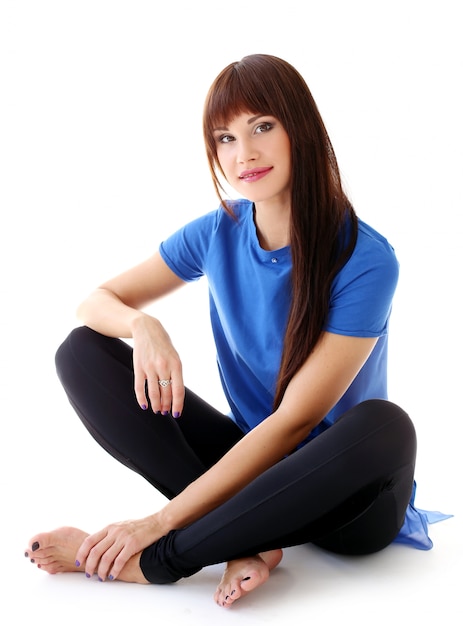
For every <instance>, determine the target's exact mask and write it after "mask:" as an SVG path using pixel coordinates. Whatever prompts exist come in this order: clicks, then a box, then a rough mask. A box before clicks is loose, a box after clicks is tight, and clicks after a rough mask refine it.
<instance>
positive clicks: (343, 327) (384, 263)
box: [160, 200, 398, 437]
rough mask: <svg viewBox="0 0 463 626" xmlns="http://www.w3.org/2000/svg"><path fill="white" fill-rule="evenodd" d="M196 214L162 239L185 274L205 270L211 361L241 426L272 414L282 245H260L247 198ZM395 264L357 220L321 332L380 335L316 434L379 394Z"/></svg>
mask: <svg viewBox="0 0 463 626" xmlns="http://www.w3.org/2000/svg"><path fill="white" fill-rule="evenodd" d="M234 210H235V213H236V216H237V219H236V221H235V220H233V219H232V218H231V217H230V216H229V215H228V214H227V213H226V212H225V211H224V210H223V209H222V208H219V209H218V210H216V211H212V212H210V213H207V214H206V215H203V216H202V217H200V218H198V219H196V220H194V221H192V222H190V223H189V224H187V225H186V226H184V227H183V228H181V229H180V230H179V231H177V232H176V233H174V234H173V235H172V236H171V237H169V238H168V239H167V240H166V241H164V242H163V243H162V244H161V246H160V253H161V255H162V257H163V259H164V260H165V262H166V263H167V265H168V266H169V267H170V268H171V269H172V270H173V271H174V272H175V273H176V274H177V275H178V276H179V277H180V278H182V279H183V280H185V281H192V280H197V279H198V278H200V277H201V276H203V275H206V276H207V280H208V284H209V293H210V313H211V323H212V329H213V333H214V339H215V343H216V347H217V363H218V368H219V373H220V377H221V381H222V385H223V389H224V392H225V395H226V398H227V400H228V403H229V405H230V408H231V412H232V415H233V418H234V419H235V421H236V423H237V424H238V425H239V426H240V428H241V429H242V430H243V432H245V433H246V432H248V431H249V430H251V429H252V428H254V427H255V426H257V425H258V424H259V423H260V422H261V421H262V420H263V419H265V418H266V417H267V416H268V415H269V414H270V413H271V412H272V405H273V397H274V392H275V384H276V377H277V374H278V366H279V363H280V359H281V350H282V341H283V336H284V331H285V327H286V320H287V315H288V309H289V302H290V274H291V254H290V249H289V247H285V248H281V249H280V250H273V251H268V250H263V249H262V248H261V247H260V245H259V241H258V238H257V233H256V228H255V225H254V219H253V207H252V203H251V202H249V201H247V200H240V201H236V202H235V203H234ZM397 278H398V263H397V260H396V257H395V254H394V251H393V249H392V247H391V246H390V245H389V244H388V242H387V241H386V240H385V239H384V238H383V237H382V236H381V235H379V234H378V233H377V232H376V231H374V230H373V229H372V228H370V227H369V226H367V225H366V224H364V223H363V222H360V225H359V233H358V240H357V245H356V248H355V251H354V252H353V254H352V256H351V258H350V260H349V261H348V263H347V264H346V265H345V267H344V268H343V269H342V270H341V272H340V273H339V274H338V276H337V277H336V279H335V280H334V282H333V286H332V296H331V304H330V309H329V315H328V320H327V324H326V330H328V331H330V332H333V333H338V334H345V335H355V336H359V337H379V340H378V342H377V344H376V346H375V348H374V350H373V352H372V354H371V355H370V357H369V359H368V360H367V362H366V363H365V365H364V367H363V368H362V370H361V371H360V372H359V374H358V375H357V377H356V378H355V380H354V381H353V383H352V384H351V386H350V388H349V389H348V390H347V392H346V393H345V395H344V396H343V397H342V398H341V400H340V401H339V402H338V403H337V404H336V406H335V407H334V408H333V409H332V410H331V411H330V413H329V414H328V415H327V416H326V417H325V419H324V421H323V423H322V424H320V425H319V427H318V428H317V429H315V430H314V431H313V433H312V435H311V437H314V436H316V435H317V434H319V432H321V431H322V430H325V429H326V427H328V426H330V425H331V424H333V423H334V421H335V420H336V419H337V418H338V417H339V416H340V415H341V414H342V413H344V412H345V411H346V410H347V409H349V408H351V407H352V406H354V405H355V404H358V403H359V402H361V401H362V400H366V399H369V398H383V399H386V396H387V332H388V322H389V315H390V311H391V301H392V296H393V294H394V291H395V287H396V284H397Z"/></svg>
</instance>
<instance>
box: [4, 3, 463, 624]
mask: <svg viewBox="0 0 463 626" xmlns="http://www.w3.org/2000/svg"><path fill="white" fill-rule="evenodd" d="M255 52H264V53H269V54H275V55H277V56H281V57H283V58H285V59H286V60H287V61H289V62H291V63H292V64H293V65H295V66H296V68H297V69H298V70H299V71H300V72H301V73H302V74H303V76H304V77H305V78H306V80H307V83H308V84H309V87H310V88H311V90H312V93H313V95H314V97H315V100H316V101H317V103H318V106H319V108H320V111H321V114H322V116H323V118H324V120H325V123H326V126H327V128H328V131H329V133H330V136H331V140H332V142H333V145H334V148H335V151H336V154H337V157H338V161H339V165H340V168H341V171H342V174H343V178H344V180H345V184H346V188H347V190H348V192H349V193H350V196H351V198H352V200H353V202H354V204H355V206H356V209H357V212H358V214H359V216H360V217H361V218H362V219H364V220H366V221H367V222H369V223H370V224H371V225H372V226H374V227H375V228H376V229H378V230H379V231H381V232H382V233H383V234H384V235H385V236H386V237H387V238H388V239H389V240H390V242H391V243H392V244H393V245H394V247H395V249H396V252H397V255H398V257H399V260H400V263H401V278H400V283H399V288H398V290H397V295H396V299H395V305H394V312H393V318H392V323H391V332H392V335H391V340H390V368H389V371H390V374H389V376H390V383H389V389H390V398H391V399H392V400H394V401H395V402H397V403H399V404H401V405H402V406H403V407H404V408H405V409H406V410H407V411H408V412H409V413H410V415H411V416H412V418H413V420H414V422H415V426H416V429H417V432H418V439H419V452H418V462H417V472H416V477H417V481H418V494H417V504H418V506H422V507H423V508H430V509H439V510H442V511H444V512H446V513H454V514H455V517H454V518H452V519H450V520H448V521H446V522H443V523H441V524H438V525H436V526H433V527H431V529H430V534H431V537H432V538H433V540H434V543H435V547H434V549H433V550H432V551H430V552H426V553H423V552H419V551H413V550H409V549H406V548H403V547H397V546H392V547H391V548H390V549H388V550H386V551H385V552H384V553H381V555H377V556H375V557H373V558H371V559H370V560H367V561H364V560H361V561H360V562H358V561H353V562H351V561H347V562H346V561H343V560H340V559H333V557H332V556H329V555H325V554H323V553H321V552H317V551H314V550H311V549H310V548H299V549H291V550H289V551H288V553H287V554H288V556H287V557H286V560H285V561H284V562H283V565H282V567H281V568H279V569H280V571H277V572H276V573H275V575H274V577H273V578H272V579H271V581H270V582H269V583H267V586H265V587H263V588H262V589H261V590H258V591H257V592H256V593H255V594H254V595H253V596H249V597H248V598H246V599H245V600H243V602H242V605H241V606H240V607H238V606H236V607H234V609H233V610H232V611H230V612H228V613H225V614H224V612H223V611H222V612H219V609H218V608H217V607H215V605H214V604H213V603H212V600H211V596H212V593H213V590H214V588H215V583H216V581H217V579H218V577H219V575H220V572H221V566H217V567H216V566H214V567H213V568H209V569H207V570H205V571H203V572H201V573H200V574H199V575H198V576H196V577H193V578H192V579H189V580H188V581H183V582H182V583H180V584H178V585H176V586H170V587H162V588H158V587H156V588H153V587H151V586H150V587H143V586H142V587H139V586H131V585H124V584H122V583H117V584H113V585H112V586H110V585H109V584H108V585H101V584H100V583H98V584H96V583H94V582H93V581H85V580H82V578H81V577H78V578H76V577H75V576H74V575H69V576H67V577H66V576H62V577H60V576H55V577H50V576H47V575H46V574H44V573H42V572H37V571H35V569H34V568H33V566H31V565H29V564H28V563H27V561H26V560H25V559H24V558H23V557H22V553H23V551H24V547H25V545H26V542H27V539H28V538H29V536H31V535H33V534H35V533H36V532H38V531H41V530H47V529H51V528H53V527H55V526H59V525H61V524H72V525H77V526H81V527H83V528H85V529H86V530H90V531H92V530H96V529H98V528H100V527H101V526H103V525H104V524H106V523H107V522H109V521H115V520H117V519H124V518H127V517H137V516H141V515H145V514H148V513H149V512H152V511H153V510H155V509H156V508H157V506H159V505H160V504H162V498H160V496H159V495H157V494H156V493H153V492H152V490H151V489H150V488H149V487H148V486H147V485H145V484H144V483H143V481H142V480H141V479H139V478H138V477H136V476H132V475H131V474H130V473H129V472H128V471H127V470H125V469H123V468H121V467H119V466H118V464H117V463H116V462H115V461H113V460H112V459H110V458H109V457H108V456H107V455H106V454H105V453H104V452H103V451H101V450H100V449H99V448H98V446H97V445H96V444H95V443H94V442H93V441H92V440H91V439H90V437H89V436H88V435H87V433H86V432H85V430H84V429H83V427H82V426H81V425H80V423H79V421H78V419H77V418H76V417H75V415H74V413H73V411H72V410H71V408H70V406H69V405H68V404H67V401H66V399H65V398H64V392H63V391H62V389H61V387H60V386H59V383H58V380H57V378H56V375H55V371H54V353H55V351H56V348H57V347H58V345H59V343H60V341H61V340H62V339H63V338H64V337H65V335H66V334H67V333H68V332H69V330H71V328H72V327H73V326H74V325H76V324H77V323H78V322H77V320H76V318H75V309H76V306H77V304H78V303H79V302H80V300H81V299H82V298H83V297H85V295H86V294H87V293H88V292H89V291H90V290H91V289H93V288H94V287H95V286H96V285H98V283H99V282H101V281H102V280H104V279H105V278H108V277H110V276H112V275H114V274H116V273H118V272H119V271H121V270H123V269H125V268H126V267H128V266H130V265H133V264H135V263H137V262H139V261H141V260H142V259H144V258H145V257H147V256H148V255H150V254H151V253H152V252H153V251H154V250H155V249H156V248H157V246H158V244H159V242H160V241H161V240H162V239H163V238H164V237H165V236H167V235H168V234H169V233H170V232H172V231H173V230H174V229H176V228H177V227H178V226H180V225H181V224H183V223H184V222H185V221H186V220H189V219H192V218H194V217H196V216H197V215H200V214H202V213H204V212H206V211H209V210H211V209H213V208H215V207H216V206H217V199H216V197H215V194H214V191H213V188H212V184H211V182H210V178H209V173H208V170H207V165H206V160H205V153H204V148H203V142H202V134H201V132H202V131H201V114H202V105H203V100H204V97H205V93H206V90H207V89H208V87H209V85H210V83H211V82H212V80H213V79H214V78H215V76H216V74H217V73H218V72H219V71H220V70H221V69H222V68H223V67H224V66H225V65H228V63H230V62H232V61H235V60H239V59H240V58H241V57H242V56H244V55H246V54H251V53H255ZM462 60H463V58H462V44H461V18H460V3H459V2H458V1H457V0H455V1H454V2H452V1H450V0H439V1H438V2H437V1H436V2H430V1H428V0H421V1H419V0H416V1H414V0H401V1H398V0H390V1H389V2H387V3H384V2H381V3H380V2H376V1H372V0H370V1H367V0H364V1H362V0H352V1H347V0H345V1H344V0H325V1H322V0H318V1H317V2H313V1H311V0H309V1H306V2H301V1H297V0H281V1H280V2H275V1H273V0H269V1H268V2H263V3H251V2H243V1H242V0H235V1H234V2H230V3H225V2H222V1H220V0H212V1H207V0H196V1H194V2H193V1H189V0H173V1H172V2H170V3H159V2H155V1H152V2H149V1H137V0H133V1H120V0H113V1H109V0H108V1H104V0H93V1H88V0H80V1H75V2H74V1H66V0H61V1H58V0H56V1H54V2H53V1H49V0H45V1H40V0H37V1H29V2H28V1H21V0H18V1H14V0H9V1H8V0H0V210H1V224H2V225H1V230H0V237H1V239H0V242H1V248H0V254H1V264H0V268H1V270H0V271H1V293H2V301H1V329H2V358H1V361H0V367H1V389H0V394H1V396H0V402H1V405H0V406H1V416H2V420H1V424H2V433H3V437H2V453H1V455H0V458H1V464H2V471H1V481H2V517H1V541H2V544H3V545H2V556H3V559H2V561H3V562H2V574H1V576H2V579H1V584H2V587H3V589H2V591H1V594H2V596H3V597H4V598H6V601H5V602H4V603H3V604H4V609H3V610H5V611H7V610H8V607H10V609H11V611H10V613H11V617H9V618H8V622H7V623H10V624H16V623H17V624H19V623H23V621H25V620H27V619H34V620H35V619H37V617H38V616H40V617H41V618H43V619H44V621H47V620H48V623H51V624H55V623H56V624H58V623H62V621H67V622H70V621H72V620H75V621H76V622H77V621H81V620H82V619H85V620H87V622H88V623H90V624H93V623H96V622H97V619H98V621H99V620H100V619H101V618H102V616H104V617H105V618H108V619H110V621H111V622H112V624H113V626H115V625H116V624H117V623H118V620H119V621H120V622H121V623H122V621H124V622H126V621H127V620H128V619H129V617H130V619H131V620H134V621H136V620H137V619H138V618H140V619H145V618H146V616H147V617H151V618H152V619H153V621H154V620H157V619H162V620H163V621H164V622H167V623H170V622H169V620H170V619H172V620H173V622H175V623H178V622H179V621H180V622H182V620H184V622H185V623H189V624H191V623H200V622H201V623H203V622H204V620H205V619H206V620H207V619H216V618H218V619H228V620H232V621H233V620H236V619H239V620H240V622H241V623H245V624H246V623H247V621H246V620H247V619H249V620H251V621H252V623H260V622H272V621H273V622H281V621H282V620H284V619H292V617H291V615H293V616H294V615H296V614H297V615H298V614H299V612H300V611H304V612H306V614H307V619H313V618H315V619H317V617H319V618H321V617H323V619H324V623H335V622H337V621H338V620H339V619H342V618H343V617H349V616H352V618H354V617H355V619H356V620H357V623H365V624H371V623H372V622H373V623H376V624H382V623H385V624H386V623H389V622H390V621H391V620H392V619H396V620H398V623H404V621H405V619H410V618H411V617H413V616H415V617H418V618H421V617H424V616H426V617H433V618H437V617H438V616H439V615H440V614H441V613H445V614H447V615H448V616H449V617H450V619H452V618H453V620H452V621H455V620H454V618H455V617H456V616H457V615H461V608H460V606H459V603H458V602H457V596H456V594H457V573H458V576H460V574H459V572H460V569H457V566H458V568H459V559H460V558H461V556H462V542H461V531H460V525H461V520H460V515H461V487H460V484H459V478H460V476H461V469H462V467H461V466H462V462H461V456H462V455H461V452H460V448H461V446H460V441H459V437H460V435H459V431H460V424H461V416H462V410H461V399H460V397H461V384H462V383H461V378H462V371H461V363H460V356H461V352H462V342H461V330H460V325H461V324H460V321H461V304H460V302H461V298H460V295H461V294H460V292H461V249H462V246H461V234H460V229H461V226H460V223H461V220H460V215H461V210H462V205H463V202H462V200H463V198H462V195H463V194H462V173H461V172H462V158H461V153H462V138H463V137H462V122H461V111H462V109H463V101H462V100H463V99H462V90H461V71H462V70H461V68H462ZM158 309H159V311H158V312H159V315H160V317H162V319H163V321H164V323H165V325H166V327H167V328H168V330H169V332H170V333H171V335H172V337H173V339H174V341H175V343H176V345H177V348H178V350H179V351H180V353H181V355H182V356H183V359H184V369H185V377H186V383H187V384H188V385H189V386H190V387H192V388H193V389H194V390H196V391H197V392H198V393H200V394H202V395H204V396H205V397H207V398H208V399H209V400H210V401H211V402H215V403H216V404H217V405H218V406H219V408H223V407H224V405H223V398H222V395H221V392H220V389H219V385H218V378H217V374H216V370H215V363H214V350H213V346H212V342H211V336H210V331H209V327H208V320H207V292H206V288H205V285H203V284H202V283H201V282H200V283H199V284H197V285H192V286H190V287H187V288H186V289H184V290H183V292H182V293H181V294H179V295H178V296H175V298H174V299H173V301H172V302H169V307H167V305H166V303H161V304H160V305H159V307H158ZM459 513H460V515H459ZM458 591H459V586H458ZM10 603H11V606H10ZM400 607H402V608H400ZM137 611H138V614H137ZM401 611H402V618H400V612H401ZM237 616H239V617H237ZM362 616H363V617H362ZM362 619H364V620H365V621H364V622H362ZM330 620H332V621H330ZM383 620H384V622H383ZM173 622H172V623H173ZM249 623H251V622H249Z"/></svg>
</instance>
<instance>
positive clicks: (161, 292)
mask: <svg viewBox="0 0 463 626" xmlns="http://www.w3.org/2000/svg"><path fill="white" fill-rule="evenodd" d="M184 284H185V283H184V281H183V280H182V279H181V278H179V277H178V276H177V275H176V274H174V272H173V271H172V270H171V269H170V268H169V267H168V266H167V265H166V263H165V262H164V260H163V259H162V257H161V255H160V254H159V252H156V253H155V254H153V256H151V257H150V258H149V259H147V260H146V261H144V262H142V263H140V264H139V265H136V266H135V267H133V268H132V269H129V270H127V271H126V272H123V273H122V274H119V275H118V276H116V277H115V278H112V279H111V280H108V281H106V282H105V283H103V284H102V285H100V286H99V287H98V289H96V290H95V291H93V292H92V293H91V294H90V295H89V296H88V297H87V298H86V299H85V300H84V301H83V302H82V303H81V304H80V305H79V307H78V309H77V317H78V318H79V319H80V320H81V321H82V322H83V323H84V324H85V325H86V326H88V327H89V328H92V329H93V330H96V331H97V332H99V333H101V334H103V335H107V336H109V337H133V332H134V325H136V323H137V321H138V320H139V319H140V318H142V317H149V316H147V315H146V313H143V312H142V310H141V309H142V308H144V307H146V306H147V305H148V304H151V303H152V302H154V301H155V300H157V299H158V298H162V297H163V296H165V295H167V294H168V293H171V292H172V291H174V290H175V289H177V288H178V287H180V286H181V285H184Z"/></svg>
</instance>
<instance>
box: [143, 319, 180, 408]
mask: <svg viewBox="0 0 463 626" xmlns="http://www.w3.org/2000/svg"><path fill="white" fill-rule="evenodd" d="M132 338H133V365H134V373H135V381H134V388H135V395H136V397H137V401H138V403H139V405H140V406H141V407H142V408H144V409H146V408H148V400H149V403H150V404H151V409H152V410H153V411H154V412H155V413H158V412H161V413H162V414H163V415H165V414H167V413H168V412H171V414H172V416H173V417H180V415H181V413H182V411H183V402H184V398H185V387H184V384H183V374H182V363H181V361H180V357H179V355H178V353H177V351H176V350H175V348H174V346H173V344H172V341H171V339H170V337H169V335H168V333H167V332H166V330H165V329H164V327H163V326H162V324H161V323H160V322H159V321H158V320H157V319H155V318H154V317H151V316H150V315H147V314H144V313H142V314H140V315H139V316H137V318H136V319H135V320H134V321H133V324H132ZM159 381H170V382H168V383H166V384H165V385H164V386H163V385H160V384H159Z"/></svg>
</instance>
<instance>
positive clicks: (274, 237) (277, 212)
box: [254, 206, 291, 250]
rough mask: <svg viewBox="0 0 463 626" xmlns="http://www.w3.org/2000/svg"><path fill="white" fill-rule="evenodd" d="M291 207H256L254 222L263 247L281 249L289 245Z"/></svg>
mask: <svg viewBox="0 0 463 626" xmlns="http://www.w3.org/2000/svg"><path fill="white" fill-rule="evenodd" d="M290 213H291V212H290V209H289V207H288V208H287V209H282V208H281V207H269V206H266V207H262V206H259V207H257V206H255V208H254V223H255V225H256V231H257V237H258V239H259V243H260V246H261V248H263V249H264V250H279V249H280V248H284V247H286V246H289V243H290V236H289V225H290V217H291V215H290Z"/></svg>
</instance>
